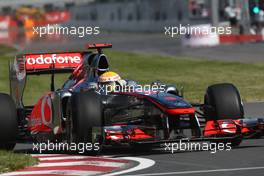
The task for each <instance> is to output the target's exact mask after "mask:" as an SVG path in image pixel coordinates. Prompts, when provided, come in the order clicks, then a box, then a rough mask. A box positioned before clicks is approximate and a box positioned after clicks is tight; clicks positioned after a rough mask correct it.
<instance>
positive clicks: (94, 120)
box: [67, 91, 103, 155]
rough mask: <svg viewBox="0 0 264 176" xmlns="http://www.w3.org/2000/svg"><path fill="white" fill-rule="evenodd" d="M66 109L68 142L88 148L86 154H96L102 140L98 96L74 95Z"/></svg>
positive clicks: (87, 93)
mask: <svg viewBox="0 0 264 176" xmlns="http://www.w3.org/2000/svg"><path fill="white" fill-rule="evenodd" d="M68 109H69V110H68V121H69V123H68V124H69V125H68V128H67V131H68V132H67V133H68V135H67V138H68V139H67V140H68V142H74V143H76V144H84V145H86V146H88V148H86V149H87V150H86V151H85V153H86V154H92V155H94V154H98V153H99V151H100V150H101V149H102V138H103V135H102V134H103V131H102V129H103V118H102V117H103V113H102V112H103V111H102V102H101V98H100V95H98V94H97V93H95V92H92V91H89V92H81V93H74V94H73V95H72V97H71V98H70V102H69V107H68Z"/></svg>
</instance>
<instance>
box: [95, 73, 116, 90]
mask: <svg viewBox="0 0 264 176" xmlns="http://www.w3.org/2000/svg"><path fill="white" fill-rule="evenodd" d="M120 80H121V77H120V76H119V75H118V74H117V73H115V72H111V71H108V72H105V73H103V74H102V75H101V76H100V77H99V80H98V81H99V84H100V85H101V86H104V88H105V90H106V91H110V92H112V91H114V90H115V89H116V85H117V83H118V82H119V81H120Z"/></svg>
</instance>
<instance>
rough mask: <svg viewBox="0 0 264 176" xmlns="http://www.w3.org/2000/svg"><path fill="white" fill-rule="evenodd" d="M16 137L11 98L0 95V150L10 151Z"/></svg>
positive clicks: (13, 107)
mask: <svg viewBox="0 0 264 176" xmlns="http://www.w3.org/2000/svg"><path fill="white" fill-rule="evenodd" d="M17 135H18V122H17V113H16V106H15V103H14V101H13V100H12V98H11V97H10V96H9V95H7V94H3V93H0V149H4V150H12V149H13V148H14V147H15V144H16V138H17Z"/></svg>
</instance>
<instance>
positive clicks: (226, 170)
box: [127, 166, 264, 176]
mask: <svg viewBox="0 0 264 176" xmlns="http://www.w3.org/2000/svg"><path fill="white" fill-rule="evenodd" d="M262 169H264V166H263V167H242V168H230V169H214V170H196V171H180V172H163V173H149V174H136V175H127V176H157V175H182V174H199V173H212V172H232V171H245V170H262Z"/></svg>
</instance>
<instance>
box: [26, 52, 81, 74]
mask: <svg viewBox="0 0 264 176" xmlns="http://www.w3.org/2000/svg"><path fill="white" fill-rule="evenodd" d="M81 62H82V56H81V53H60V54H31V55H26V69H27V70H33V69H45V68H52V67H53V66H54V68H68V67H74V68H75V67H77V66H78V65H80V63H81Z"/></svg>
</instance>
